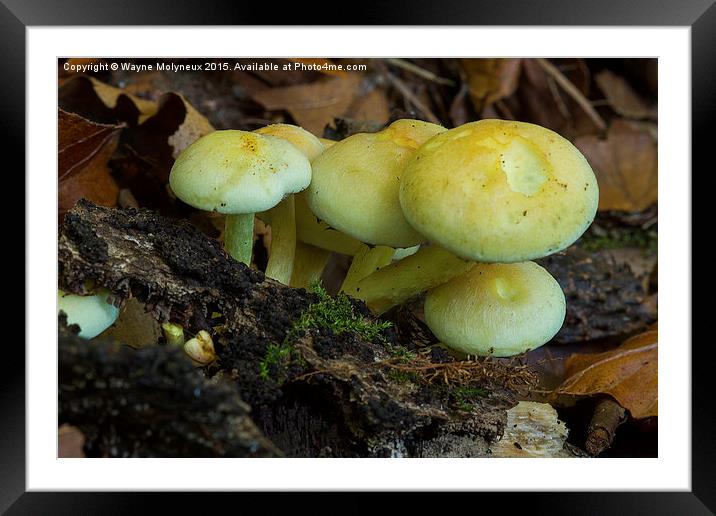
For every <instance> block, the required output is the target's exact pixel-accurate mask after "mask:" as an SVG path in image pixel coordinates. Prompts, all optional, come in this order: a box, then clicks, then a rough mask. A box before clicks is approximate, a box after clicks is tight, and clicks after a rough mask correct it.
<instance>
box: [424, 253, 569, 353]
mask: <svg viewBox="0 0 716 516" xmlns="http://www.w3.org/2000/svg"><path fill="white" fill-rule="evenodd" d="M566 309H567V304H566V302H565V299H564V293H563V292H562V289H561V288H560V286H559V283H557V280H555V279H554V278H553V277H552V276H551V275H550V274H549V272H547V271H546V270H545V269H543V268H542V267H540V266H539V265H537V264H536V263H534V262H522V263H509V264H507V263H478V264H477V265H475V266H474V267H473V268H472V269H470V270H469V271H468V272H466V273H465V274H463V275H462V276H458V277H456V278H453V279H452V280H450V281H448V282H447V283H445V284H443V285H440V286H439V287H437V288H434V289H432V290H430V291H429V292H428V294H427V296H426V298H425V322H426V323H427V325H428V327H429V328H430V329H431V330H432V332H433V333H434V334H435V336H436V337H437V338H438V339H440V341H441V342H443V343H444V344H445V345H447V346H449V347H451V348H453V349H456V350H458V351H461V352H463V353H467V354H470V355H478V356H488V355H492V356H496V357H508V356H513V355H517V354H519V353H523V352H525V351H529V350H532V349H535V348H538V347H539V346H541V345H542V344H544V343H546V342H548V341H549V340H550V339H551V338H552V337H554V335H555V334H556V333H557V332H558V331H559V329H560V328H561V327H562V324H563V323H564V316H565V313H566Z"/></svg>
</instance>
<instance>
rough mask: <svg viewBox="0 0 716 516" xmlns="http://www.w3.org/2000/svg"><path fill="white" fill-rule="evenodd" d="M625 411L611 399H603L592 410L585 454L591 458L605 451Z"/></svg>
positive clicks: (623, 417)
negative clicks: (587, 453)
mask: <svg viewBox="0 0 716 516" xmlns="http://www.w3.org/2000/svg"><path fill="white" fill-rule="evenodd" d="M626 419H627V418H626V410H624V408H623V407H622V406H621V405H619V403H617V402H616V401H614V400H613V399H612V398H604V399H602V400H600V401H599V402H598V403H597V406H596V407H595V408H594V415H593V416H592V420H591V422H590V423H589V428H588V429H587V442H586V444H585V447H586V449H587V452H589V454H590V455H592V456H593V457H596V456H597V455H599V454H601V453H602V452H604V451H605V450H607V449H608V448H609V447H610V446H611V444H612V441H613V440H614V434H615V432H616V430H617V428H619V425H621V424H622V423H623V422H624V421H626Z"/></svg>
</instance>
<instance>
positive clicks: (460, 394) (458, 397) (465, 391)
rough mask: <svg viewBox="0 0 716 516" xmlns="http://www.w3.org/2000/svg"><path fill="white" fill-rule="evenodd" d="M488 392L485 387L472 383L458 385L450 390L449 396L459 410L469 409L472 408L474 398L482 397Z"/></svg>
mask: <svg viewBox="0 0 716 516" xmlns="http://www.w3.org/2000/svg"><path fill="white" fill-rule="evenodd" d="M487 394H488V392H487V390H486V389H482V388H480V387H475V386H472V385H460V386H457V387H454V388H452V389H451V390H450V398H451V399H452V400H453V402H454V403H455V406H457V408H459V409H460V410H465V411H470V410H472V408H473V405H474V403H475V399H477V398H484V397H485V396H487Z"/></svg>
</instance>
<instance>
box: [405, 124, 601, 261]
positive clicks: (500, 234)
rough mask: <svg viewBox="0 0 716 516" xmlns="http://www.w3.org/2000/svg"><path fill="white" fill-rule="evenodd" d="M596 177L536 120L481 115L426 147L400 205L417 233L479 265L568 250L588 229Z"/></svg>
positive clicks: (408, 172)
mask: <svg viewBox="0 0 716 516" xmlns="http://www.w3.org/2000/svg"><path fill="white" fill-rule="evenodd" d="M598 203H599V190H598V187H597V179H596V177H595V176H594V172H592V169H591V167H590V166H589V163H587V160H586V158H585V157H584V156H583V155H582V153H581V152H579V150H578V149H577V148H576V147H575V146H574V145H572V144H571V143H570V142H569V141H568V140H566V139H565V138H563V137H561V136H560V135H558V134H557V133H555V132H553V131H550V130H549V129H545V128H544V127H540V126H538V125H534V124H528V123H524V122H512V121H505V120H480V121H478V122H472V123H469V124H465V125H462V126H460V127H457V128H455V129H451V130H450V131H447V132H445V133H443V134H440V135H438V136H436V137H435V138H432V139H431V140H430V141H429V142H427V143H426V144H425V145H423V146H422V147H421V148H420V149H419V150H418V152H417V153H416V154H415V156H414V158H413V159H412V160H411V161H410V163H408V165H407V166H406V168H405V170H404V172H403V181H402V182H401V185H400V205H401V206H402V208H403V212H404V214H405V218H406V219H407V220H408V221H409V222H410V224H411V225H412V226H413V227H414V228H416V229H417V230H418V231H420V232H421V233H423V234H424V235H426V236H427V237H428V238H429V239H430V240H431V241H433V242H436V243H438V244H439V245H441V246H442V247H444V248H445V249H447V250H449V251H452V252H453V253H455V254H457V255H459V256H461V257H463V258H466V259H469V260H475V261H480V262H501V263H509V262H520V261H525V260H534V259H536V258H542V257H544V256H547V255H549V254H552V253H556V252H557V251H561V250H562V249H565V248H566V247H568V246H569V245H570V244H572V243H573V242H574V241H575V240H577V238H579V237H580V236H581V235H582V233H584V231H585V230H586V229H587V227H589V225H590V224H591V223H592V220H594V216H595V214H596V212H597V205H598Z"/></svg>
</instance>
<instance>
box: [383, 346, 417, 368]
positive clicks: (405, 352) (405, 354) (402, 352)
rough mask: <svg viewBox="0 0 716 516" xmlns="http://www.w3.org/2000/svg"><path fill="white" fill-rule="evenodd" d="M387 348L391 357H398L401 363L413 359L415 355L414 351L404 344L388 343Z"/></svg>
mask: <svg viewBox="0 0 716 516" xmlns="http://www.w3.org/2000/svg"><path fill="white" fill-rule="evenodd" d="M387 350H388V353H390V356H391V357H393V358H397V359H399V361H400V363H402V364H407V363H408V362H410V361H412V360H415V357H416V356H417V355H416V353H415V352H414V351H410V350H409V349H408V348H406V347H404V346H396V345H392V344H388V346H387Z"/></svg>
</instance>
